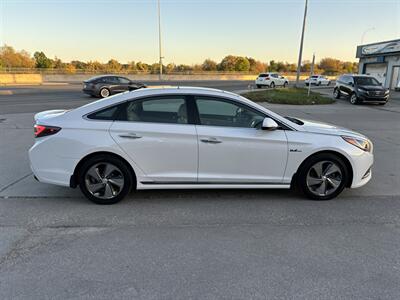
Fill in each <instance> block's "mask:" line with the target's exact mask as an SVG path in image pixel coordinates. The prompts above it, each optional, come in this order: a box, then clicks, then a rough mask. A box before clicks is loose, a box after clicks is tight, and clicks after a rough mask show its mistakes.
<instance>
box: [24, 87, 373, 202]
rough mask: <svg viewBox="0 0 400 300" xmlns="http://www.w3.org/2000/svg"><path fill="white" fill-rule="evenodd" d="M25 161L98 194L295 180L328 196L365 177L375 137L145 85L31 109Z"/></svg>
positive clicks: (198, 91)
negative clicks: (65, 106)
mask: <svg viewBox="0 0 400 300" xmlns="http://www.w3.org/2000/svg"><path fill="white" fill-rule="evenodd" d="M35 120H36V124H35V137H36V138H35V144H34V145H33V146H32V148H31V149H30V150H29V158H30V164H31V168H32V170H33V173H34V175H35V177H36V179H37V180H39V181H40V182H45V183H51V184H57V185H62V186H69V187H73V188H74V187H77V186H79V187H80V189H81V190H82V192H83V194H84V195H85V196H86V197H87V198H89V199H90V200H92V201H93V202H95V203H99V204H111V203H116V202H118V201H119V200H121V199H122V198H123V197H125V196H126V195H127V194H128V193H129V192H130V190H131V189H137V190H141V189H210V188H241V189H245V188H248V189H260V188H262V189H268V188H283V189H288V188H290V187H293V186H296V187H299V188H300V190H302V191H303V193H304V194H305V195H306V196H308V197H309V198H312V199H316V200H327V199H331V198H334V197H336V196H337V195H339V194H340V192H341V191H342V190H343V189H344V188H345V187H352V188H357V187H360V186H362V185H364V184H366V183H367V182H368V181H369V180H370V178H371V166H372V163H373V154H372V143H371V142H370V140H369V139H368V138H366V137H365V136H363V135H361V134H359V133H357V132H354V131H351V130H348V129H344V128H341V127H336V126H334V125H328V124H324V123H320V122H314V121H306V120H300V119H296V118H291V117H282V116H280V115H279V114H276V113H274V112H272V111H270V110H268V109H266V108H265V107H263V106H261V105H258V104H256V103H254V102H252V101H250V100H248V99H246V98H243V97H241V96H239V95H236V94H233V93H229V92H225V91H220V90H214V89H205V88H182V87H170V88H149V89H140V90H137V91H133V92H126V93H123V94H119V95H115V96H112V97H109V98H107V99H105V100H103V99H102V100H98V101H96V102H92V103H90V104H87V105H84V106H81V107H79V108H76V109H74V110H52V111H45V112H42V113H38V114H37V115H36V116H35Z"/></svg>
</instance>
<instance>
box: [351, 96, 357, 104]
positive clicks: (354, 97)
mask: <svg viewBox="0 0 400 300" xmlns="http://www.w3.org/2000/svg"><path fill="white" fill-rule="evenodd" d="M350 103H351V104H356V103H357V95H356V94H352V95H351V97H350Z"/></svg>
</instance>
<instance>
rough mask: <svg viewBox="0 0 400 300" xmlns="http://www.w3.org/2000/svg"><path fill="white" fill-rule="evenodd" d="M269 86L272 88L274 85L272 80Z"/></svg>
mask: <svg viewBox="0 0 400 300" xmlns="http://www.w3.org/2000/svg"><path fill="white" fill-rule="evenodd" d="M269 87H270V88H271V89H273V88H274V87H275V82H273V81H272V82H271V83H270V85H269Z"/></svg>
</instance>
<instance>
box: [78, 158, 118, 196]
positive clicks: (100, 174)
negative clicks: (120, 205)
mask: <svg viewBox="0 0 400 300" xmlns="http://www.w3.org/2000/svg"><path fill="white" fill-rule="evenodd" d="M124 184H125V180H124V176H123V174H122V172H121V170H120V169H119V168H118V167H116V166H115V165H113V164H111V163H108V162H104V163H97V164H95V165H93V166H91V167H90V168H89V170H88V171H87V172H86V175H85V185H86V188H87V190H88V191H89V193H90V194H92V195H93V196H95V197H96V198H99V199H112V198H114V197H116V196H118V195H119V193H121V191H122V189H123V187H124Z"/></svg>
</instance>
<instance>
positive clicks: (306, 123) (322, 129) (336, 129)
mask: <svg viewBox="0 0 400 300" xmlns="http://www.w3.org/2000/svg"><path fill="white" fill-rule="evenodd" d="M296 119H297V120H299V121H301V122H302V123H303V125H301V126H300V127H301V128H302V129H303V130H304V131H307V132H312V133H319V134H329V135H348V136H356V137H362V138H366V136H364V135H362V134H361V133H359V132H356V131H354V130H351V129H347V128H344V127H340V126H337V125H333V124H329V123H324V122H320V121H313V120H304V119H299V118H296Z"/></svg>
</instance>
